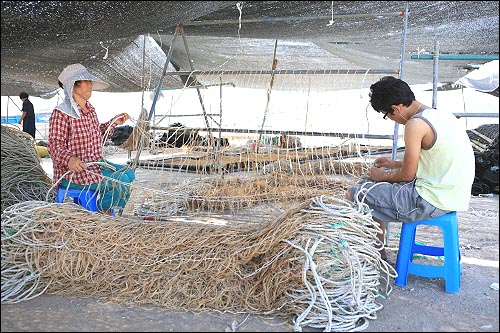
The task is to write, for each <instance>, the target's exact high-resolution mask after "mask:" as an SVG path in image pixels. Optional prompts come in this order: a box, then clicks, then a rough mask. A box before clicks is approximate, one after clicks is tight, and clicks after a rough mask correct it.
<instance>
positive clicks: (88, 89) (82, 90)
mask: <svg viewBox="0 0 500 333" xmlns="http://www.w3.org/2000/svg"><path fill="white" fill-rule="evenodd" d="M75 95H77V96H80V97H81V98H83V99H85V100H86V101H87V100H88V99H89V98H90V96H92V81H89V80H81V81H76V82H75V86H74V87H73V97H74V96H75Z"/></svg>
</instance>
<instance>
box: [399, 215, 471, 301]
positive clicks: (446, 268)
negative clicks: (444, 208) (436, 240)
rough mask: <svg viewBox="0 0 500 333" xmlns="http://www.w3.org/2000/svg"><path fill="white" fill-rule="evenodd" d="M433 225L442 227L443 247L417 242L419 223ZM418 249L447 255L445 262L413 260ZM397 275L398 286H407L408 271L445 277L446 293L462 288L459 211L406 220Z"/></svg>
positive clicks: (402, 233)
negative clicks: (422, 262) (419, 262)
mask: <svg viewBox="0 0 500 333" xmlns="http://www.w3.org/2000/svg"><path fill="white" fill-rule="evenodd" d="M419 225H432V226H436V227H440V228H441V229H442V231H443V247H436V246H426V245H419V244H416V243H415V235H416V232H417V226H419ZM415 253H419V254H424V255H428V256H444V265H443V266H434V265H426V264H417V263H414V262H413V254H415ZM396 271H397V273H398V276H397V277H396V279H395V284H396V285H397V286H401V287H405V286H406V284H407V282H408V275H409V274H413V275H418V276H423V277H428V278H444V280H445V291H446V292H447V293H459V292H460V275H461V273H462V263H461V259H460V245H459V241H458V219H457V213H456V212H451V213H448V214H445V215H443V216H440V217H436V218H433V219H429V220H423V221H417V222H410V223H403V224H402V226H401V238H400V239H399V251H398V258H397V261H396Z"/></svg>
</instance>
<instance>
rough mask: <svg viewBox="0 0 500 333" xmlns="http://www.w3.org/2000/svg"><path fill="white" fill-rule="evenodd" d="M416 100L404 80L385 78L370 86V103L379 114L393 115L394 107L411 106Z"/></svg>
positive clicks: (391, 77)
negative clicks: (400, 105) (387, 113)
mask: <svg viewBox="0 0 500 333" xmlns="http://www.w3.org/2000/svg"><path fill="white" fill-rule="evenodd" d="M414 100H415V94H414V93H413V91H411V88H410V86H409V85H408V83H406V82H405V81H403V80H400V79H396V78H395V77H393V76H384V77H383V78H381V79H380V80H379V81H378V82H376V83H374V84H372V85H371V86H370V103H371V105H372V108H373V109H374V110H375V111H377V112H384V113H385V112H389V113H391V114H392V113H393V112H394V111H393V110H392V106H393V105H399V104H403V105H404V106H410V105H411V103H412V102H413V101H414Z"/></svg>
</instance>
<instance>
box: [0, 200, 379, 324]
mask: <svg viewBox="0 0 500 333" xmlns="http://www.w3.org/2000/svg"><path fill="white" fill-rule="evenodd" d="M329 201H330V202H335V199H329ZM310 207H311V200H308V201H306V202H304V203H302V204H301V205H298V206H296V207H295V208H293V209H291V210H289V211H288V212H287V213H286V214H285V215H283V216H282V217H281V218H279V219H278V220H276V221H274V222H272V223H268V224H267V225H265V226H257V227H256V226H245V225H238V226H234V225H225V226H214V225H204V224H197V223H178V222H169V223H148V222H142V221H141V222H139V221H136V220H127V219H123V218H122V219H118V218H110V217H106V216H103V215H98V214H92V213H89V212H87V211H86V210H83V209H82V208H81V207H79V206H76V205H73V204H47V203H44V202H27V203H20V204H17V205H13V206H11V207H9V208H8V209H6V211H5V212H4V214H2V277H4V275H5V280H8V274H7V272H4V270H7V268H8V267H25V266H26V264H28V266H29V267H30V270H29V271H30V274H33V271H34V272H37V274H39V280H40V281H39V282H40V285H39V286H38V288H37V291H39V290H40V289H42V288H45V287H47V285H48V289H47V292H49V293H56V294H64V295H78V296H95V297H100V298H105V299H107V300H111V301H118V302H128V303H136V304H157V305H161V306H164V307H166V308H169V309H182V310H194V311H200V310H206V309H215V310H219V311H232V312H250V313H260V314H264V313H265V314H275V315H283V316H291V315H296V314H297V313H300V312H302V311H305V309H306V308H307V306H308V304H307V301H305V300H304V297H306V298H307V293H304V290H306V288H305V286H304V277H306V279H307V280H311V281H312V282H311V283H314V282H315V280H314V279H313V276H312V275H311V274H312V273H311V272H310V271H307V273H305V269H304V267H305V261H306V259H305V258H304V253H303V251H300V250H298V248H304V249H306V250H307V249H308V247H309V248H310V246H309V244H310V243H311V242H312V241H315V239H316V241H318V239H321V242H322V243H321V244H322V245H321V246H320V247H319V248H318V250H317V251H316V252H315V253H312V256H313V257H314V259H315V261H316V262H317V263H316V265H317V266H318V270H317V271H318V273H319V274H320V275H322V276H323V278H324V279H325V281H329V280H333V281H335V280H338V281H345V280H346V279H347V280H350V279H354V278H355V277H353V276H351V274H352V271H353V267H349V265H352V262H353V261H352V260H351V261H349V260H350V259H349V258H348V256H349V255H348V254H346V253H347V252H345V249H346V248H349V246H351V247H354V246H355V243H357V242H358V243H359V242H360V245H361V246H362V250H359V251H358V252H357V253H360V257H363V258H364V259H363V260H361V262H359V263H358V264H359V267H358V268H357V269H361V267H362V268H363V269H365V268H366V267H368V266H370V265H371V266H373V267H377V268H378V269H379V270H380V269H381V266H380V265H381V264H380V263H381V261H380V256H379V255H378V251H377V249H375V247H374V244H376V239H377V238H376V233H377V232H378V231H379V230H377V227H375V225H374V224H373V222H372V221H371V218H370V217H369V216H368V217H366V216H362V215H361V214H359V213H355V212H352V211H351V212H350V213H346V214H343V215H342V217H341V218H339V217H332V216H330V217H328V216H327V215H325V214H324V213H320V212H316V213H315V212H314V211H311V210H310ZM345 207H347V206H346V205H344V208H345ZM334 227H335V228H334ZM346 242H347V245H349V244H350V245H349V246H346ZM342 244H343V245H342ZM291 245H292V246H291ZM320 248H321V249H320ZM309 252H311V250H309ZM363 253H364V254H363ZM335 257H337V259H335ZM338 260H340V261H338ZM349 263H350V264H349ZM357 269H355V270H357ZM304 274H305V275H304ZM316 282H317V283H319V280H317V281H316ZM3 284H4V281H2V290H4V285H3ZM330 287H332V288H333V289H335V284H331V285H330ZM372 287H373V285H368V286H367V287H366V288H365V287H363V286H362V285H361V286H360V288H363V289H365V291H367V292H368V293H369V294H370V293H371V294H372V295H371V296H370V297H368V300H373V299H374V298H376V295H375V294H376V290H375V291H372V292H370V290H369V289H370V288H372ZM2 293H4V292H2ZM346 295H347V296H346V297H347V298H350V300H346V301H345V302H340V301H338V300H337V302H339V303H340V304H342V306H343V307H347V308H351V309H352V308H353V307H354V308H355V307H356V304H354V305H353V304H352V303H355V302H353V300H352V298H353V297H354V291H351V292H347V293H346ZM318 298H319V297H318ZM309 302H310V299H309ZM365 303H368V302H367V301H366V300H365V301H364V302H363V304H365ZM363 306H365V305H363ZM359 307H361V306H359ZM379 308H380V307H379ZM355 311H357V312H359V310H355ZM372 312H373V310H372ZM337 315H338V316H342V313H338V314H337ZM369 315H371V314H366V315H365V317H367V316H369ZM361 317H363V316H360V315H359V314H358V315H357V316H356V317H355V319H354V323H357V322H358V321H359V319H360V318H361ZM342 321H344V322H345V321H346V320H345V318H343V319H342V320H339V323H341V322H342ZM356 325H359V324H356Z"/></svg>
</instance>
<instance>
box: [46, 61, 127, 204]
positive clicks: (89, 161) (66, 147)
mask: <svg viewBox="0 0 500 333" xmlns="http://www.w3.org/2000/svg"><path fill="white" fill-rule="evenodd" d="M58 80H59V86H60V87H61V88H63V89H64V94H65V99H64V101H63V102H62V103H61V104H59V105H57V106H56V107H55V109H54V111H53V112H52V115H51V117H50V120H49V142H48V146H47V148H48V151H49V154H50V156H51V158H52V162H53V166H54V182H55V183H59V184H60V185H61V186H65V187H70V188H76V189H91V190H95V191H97V192H98V193H99V195H98V197H97V206H98V208H99V210H100V212H103V213H109V212H110V210H111V208H113V207H120V208H123V207H125V205H126V203H127V201H128V199H129V198H130V186H129V184H130V183H131V182H132V181H133V180H134V179H135V173H134V171H133V170H132V169H130V168H128V167H126V166H121V165H117V164H113V163H110V162H109V161H105V160H104V158H103V155H102V144H103V141H102V139H103V137H104V135H105V134H107V135H109V136H111V135H112V134H113V131H114V128H115V127H116V126H117V125H122V124H123V123H124V122H125V121H127V120H128V119H129V118H130V117H129V115H128V114H127V113H121V114H119V115H118V116H116V117H114V118H113V119H111V120H109V121H108V122H105V123H103V124H100V123H99V120H98V118H97V114H96V112H95V109H94V107H93V106H92V105H91V104H90V103H89V101H88V100H89V98H90V97H91V96H92V91H93V89H95V90H104V89H106V88H108V87H109V85H108V84H107V83H106V82H104V81H102V80H101V79H99V78H97V77H95V76H94V75H92V74H90V73H89V72H88V71H87V69H86V68H85V67H84V66H83V65H81V64H72V65H69V66H67V67H66V68H65V69H64V70H63V71H62V72H61V74H60V75H59V77H58Z"/></svg>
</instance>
